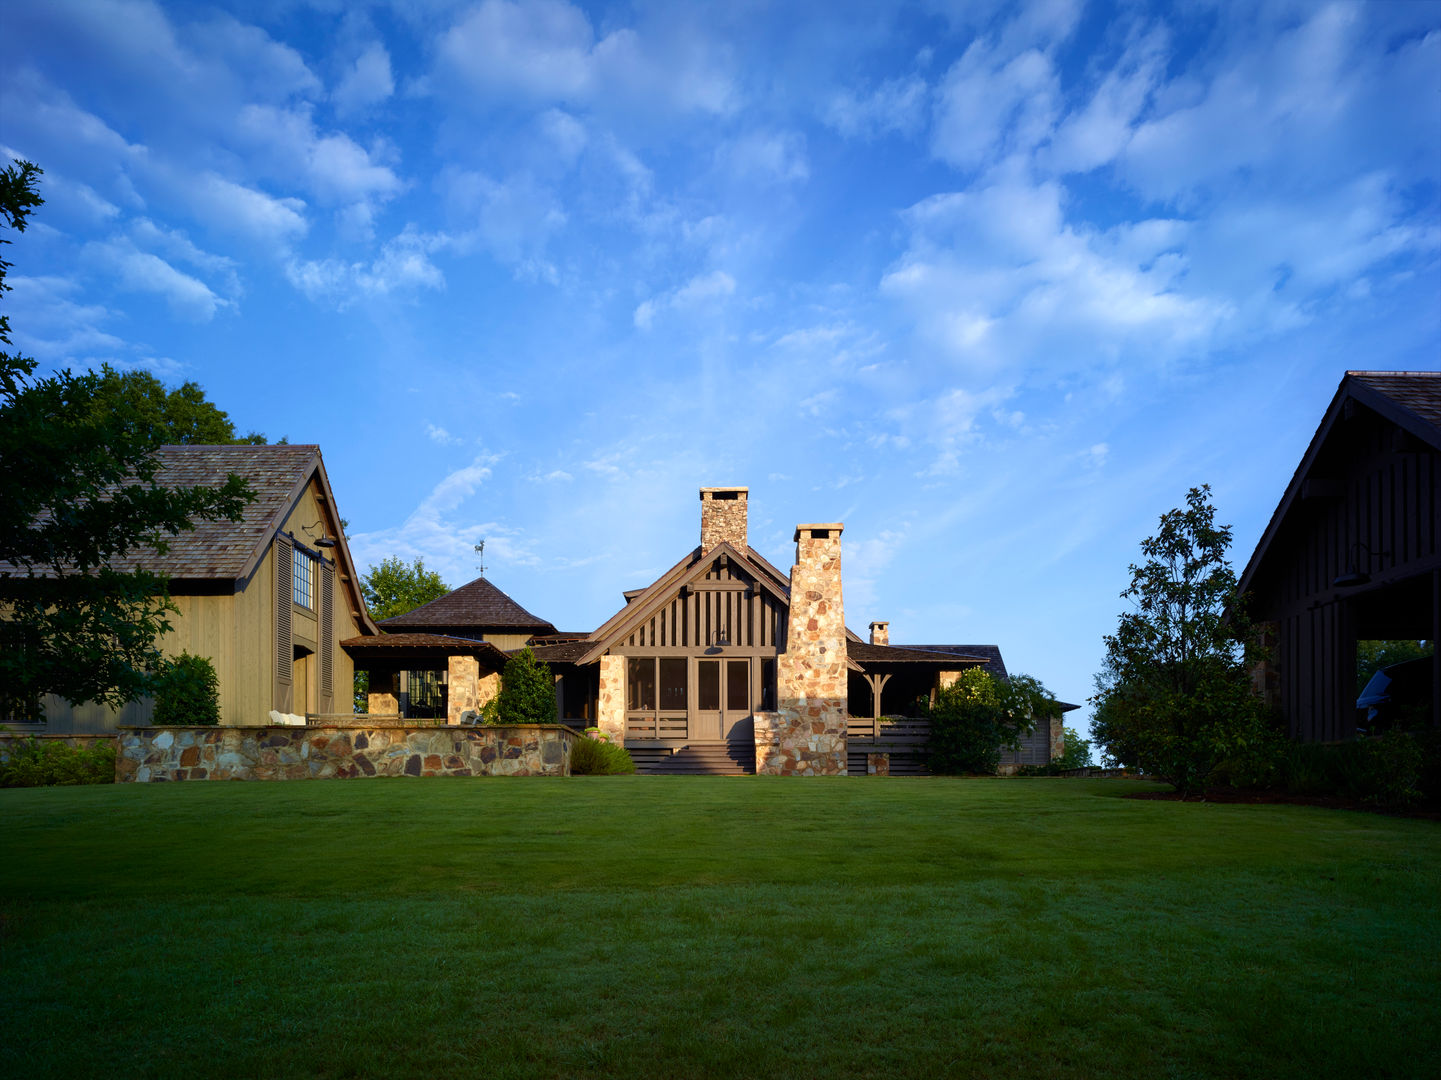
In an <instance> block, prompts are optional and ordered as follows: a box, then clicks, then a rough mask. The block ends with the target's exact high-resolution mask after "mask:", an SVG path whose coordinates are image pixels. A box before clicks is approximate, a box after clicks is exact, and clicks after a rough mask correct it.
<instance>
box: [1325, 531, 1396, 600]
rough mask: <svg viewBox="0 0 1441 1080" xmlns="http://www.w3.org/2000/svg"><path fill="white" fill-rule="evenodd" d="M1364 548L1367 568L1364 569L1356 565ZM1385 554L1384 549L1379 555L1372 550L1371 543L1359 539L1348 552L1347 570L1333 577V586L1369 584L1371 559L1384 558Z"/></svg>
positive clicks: (1350, 586)
mask: <svg viewBox="0 0 1441 1080" xmlns="http://www.w3.org/2000/svg"><path fill="white" fill-rule="evenodd" d="M1362 548H1365V549H1366V566H1367V569H1364V570H1363V569H1361V568H1360V567H1359V566H1357V565H1356V563H1357V559H1358V557H1359V556H1360V554H1361V549H1362ZM1385 555H1386V552H1384V551H1383V552H1381V553H1380V554H1379V555H1378V554H1376V553H1375V552H1373V551H1372V550H1371V545H1370V544H1368V543H1366V542H1365V541H1363V540H1357V541H1356V542H1355V543H1354V544H1352V545H1351V547H1350V549H1349V550H1348V551H1347V553H1346V569H1345V571H1344V572H1343V573H1340V574H1337V575H1336V576H1335V577H1334V578H1332V579H1331V587H1332V588H1333V589H1354V588H1356V586H1358V585H1369V584H1370V583H1371V573H1370V569H1369V567H1370V565H1371V560H1372V559H1379V558H1382V557H1383V556H1385Z"/></svg>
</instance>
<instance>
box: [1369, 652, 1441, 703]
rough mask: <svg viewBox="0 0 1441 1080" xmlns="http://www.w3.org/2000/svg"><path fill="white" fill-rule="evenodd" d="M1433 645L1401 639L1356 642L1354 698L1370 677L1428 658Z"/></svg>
mask: <svg viewBox="0 0 1441 1080" xmlns="http://www.w3.org/2000/svg"><path fill="white" fill-rule="evenodd" d="M1432 646H1433V643H1432V642H1428V641H1424V640H1411V639H1407V638H1402V639H1400V640H1396V641H1366V640H1363V641H1358V642H1356V696H1357V697H1360V696H1361V691H1363V690H1365V689H1366V684H1367V683H1368V682H1370V681H1371V676H1372V675H1375V674H1376V672H1378V671H1380V670H1381V669H1382V668H1384V667H1390V666H1391V665H1392V664H1400V663H1403V662H1405V661H1407V660H1419V659H1421V657H1423V656H1430V655H1431V650H1432Z"/></svg>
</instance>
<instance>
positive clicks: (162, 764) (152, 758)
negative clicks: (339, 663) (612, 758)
mask: <svg viewBox="0 0 1441 1080" xmlns="http://www.w3.org/2000/svg"><path fill="white" fill-rule="evenodd" d="M576 738H579V736H577V735H576V734H575V733H574V732H573V731H571V730H570V729H569V728H566V727H562V726H560V725H555V726H551V725H548V724H546V725H535V726H526V727H469V726H467V727H459V728H457V727H437V726H429V727H419V726H416V725H414V724H409V723H394V722H391V723H387V722H384V721H372V722H369V723H356V724H327V725H325V726H323V727H306V728H292V727H134V728H122V729H121V731H120V735H119V740H118V743H119V744H118V748H117V749H118V753H117V754H116V759H115V779H116V781H117V782H119V783H125V782H140V783H143V782H146V781H149V782H152V783H153V782H156V781H161V780H310V779H322V778H329V777H334V778H337V779H351V778H355V777H365V776H569V775H570V747H571V742H572V741H573V740H574V739H576Z"/></svg>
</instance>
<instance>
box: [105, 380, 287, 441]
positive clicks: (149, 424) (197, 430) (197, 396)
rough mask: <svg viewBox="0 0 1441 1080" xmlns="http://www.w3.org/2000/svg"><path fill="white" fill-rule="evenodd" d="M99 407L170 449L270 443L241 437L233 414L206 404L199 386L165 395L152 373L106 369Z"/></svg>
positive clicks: (187, 385)
mask: <svg viewBox="0 0 1441 1080" xmlns="http://www.w3.org/2000/svg"><path fill="white" fill-rule="evenodd" d="M94 408H95V410H96V411H97V412H115V413H123V414H124V415H126V416H129V417H131V418H132V421H133V422H134V423H136V424H138V425H140V426H142V427H144V428H145V429H147V430H148V431H151V432H153V433H154V434H155V436H156V437H157V438H159V440H160V441H161V443H163V444H167V445H197V446H228V445H234V444H243V445H250V446H263V445H264V444H265V436H264V435H261V434H259V433H258V432H254V431H252V432H251V433H250V434H248V435H244V436H237V435H236V434H235V425H234V423H232V422H231V419H230V416H229V414H227V413H226V412H225V411H224V410H222V409H220V408H218V407H216V406H215V405H214V404H213V403H211V402H210V401H208V400H206V397H205V391H204V390H202V389H201V388H200V384H199V383H194V382H186V383H182V384H181V385H180V386H179V387H177V388H176V389H174V390H166V389H165V386H164V384H163V383H161V381H160V380H159V379H157V378H156V377H155V376H154V375H152V374H150V373H149V372H148V371H127V372H124V373H122V372H119V371H116V370H115V369H114V368H113V367H111V366H110V365H109V364H106V365H105V366H104V367H102V368H101V369H100V380H99V382H98V383H97V384H96V387H95V395H94Z"/></svg>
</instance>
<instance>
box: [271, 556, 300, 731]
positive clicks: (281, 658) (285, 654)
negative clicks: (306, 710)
mask: <svg viewBox="0 0 1441 1080" xmlns="http://www.w3.org/2000/svg"><path fill="white" fill-rule="evenodd" d="M293 558H294V549H293V548H292V547H291V544H290V539H289V538H288V537H284V536H277V537H276V538H275V707H276V708H278V709H279V710H280V711H281V712H288V711H289V708H290V677H291V664H292V663H293V662H294V659H295V649H294V645H293V644H292V643H291V640H290V605H291V602H292V595H291V580H290V577H291V574H292V572H293V571H294V565H293V563H292V560H293Z"/></svg>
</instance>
